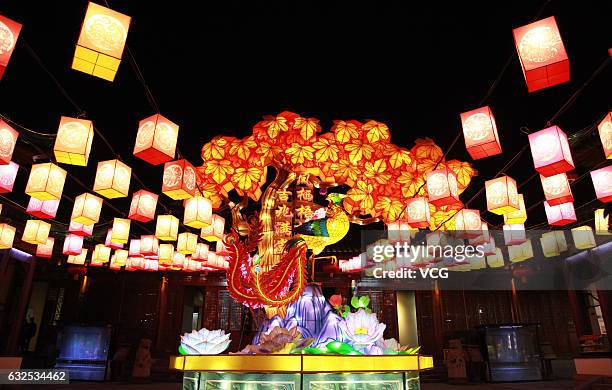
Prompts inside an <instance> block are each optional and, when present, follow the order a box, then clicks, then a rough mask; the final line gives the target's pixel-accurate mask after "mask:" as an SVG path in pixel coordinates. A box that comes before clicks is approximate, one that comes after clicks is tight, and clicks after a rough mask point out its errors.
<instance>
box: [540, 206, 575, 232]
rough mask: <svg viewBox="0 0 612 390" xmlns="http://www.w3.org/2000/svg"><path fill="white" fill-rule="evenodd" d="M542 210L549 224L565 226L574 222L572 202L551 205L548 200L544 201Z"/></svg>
mask: <svg viewBox="0 0 612 390" xmlns="http://www.w3.org/2000/svg"><path fill="white" fill-rule="evenodd" d="M544 210H545V211H546V219H548V224H549V225H551V226H565V225H568V224H570V223H573V222H576V220H577V219H576V211H575V210H574V204H573V203H571V202H569V203H563V204H558V205H555V206H551V205H550V204H549V203H548V202H544Z"/></svg>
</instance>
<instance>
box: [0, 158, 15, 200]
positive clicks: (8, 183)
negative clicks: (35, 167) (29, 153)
mask: <svg viewBox="0 0 612 390" xmlns="http://www.w3.org/2000/svg"><path fill="white" fill-rule="evenodd" d="M18 171H19V165H17V164H15V163H14V162H12V161H11V162H9V163H8V164H5V165H0V194H6V193H9V192H11V191H13V186H14V185H15V178H16V177H17V172H18Z"/></svg>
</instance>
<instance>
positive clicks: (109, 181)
mask: <svg viewBox="0 0 612 390" xmlns="http://www.w3.org/2000/svg"><path fill="white" fill-rule="evenodd" d="M131 176H132V168H130V167H128V166H127V165H125V164H124V163H122V162H121V161H119V160H107V161H100V162H99V163H98V170H97V171H96V180H95V182H94V188H93V190H94V192H97V193H98V194H100V195H102V196H104V197H106V198H109V199H113V198H123V197H126V196H128V192H129V190H130V178H131Z"/></svg>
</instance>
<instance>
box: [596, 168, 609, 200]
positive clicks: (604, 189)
mask: <svg viewBox="0 0 612 390" xmlns="http://www.w3.org/2000/svg"><path fill="white" fill-rule="evenodd" d="M591 179H592V180H593V187H595V194H596V195H597V199H599V200H601V201H602V202H610V201H612V165H609V166H607V167H605V168H601V169H598V170H596V171H592V172H591Z"/></svg>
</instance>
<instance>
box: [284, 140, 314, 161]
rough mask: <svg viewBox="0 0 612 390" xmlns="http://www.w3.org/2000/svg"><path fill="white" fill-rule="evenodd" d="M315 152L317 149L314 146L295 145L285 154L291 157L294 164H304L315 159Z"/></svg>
mask: <svg viewBox="0 0 612 390" xmlns="http://www.w3.org/2000/svg"><path fill="white" fill-rule="evenodd" d="M314 151H315V149H314V148H313V147H312V146H309V145H300V144H298V143H293V144H291V147H290V148H289V149H287V150H286V151H285V153H286V154H287V155H288V156H291V162H292V163H293V164H303V163H304V162H305V161H311V160H312V159H313V153H314Z"/></svg>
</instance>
